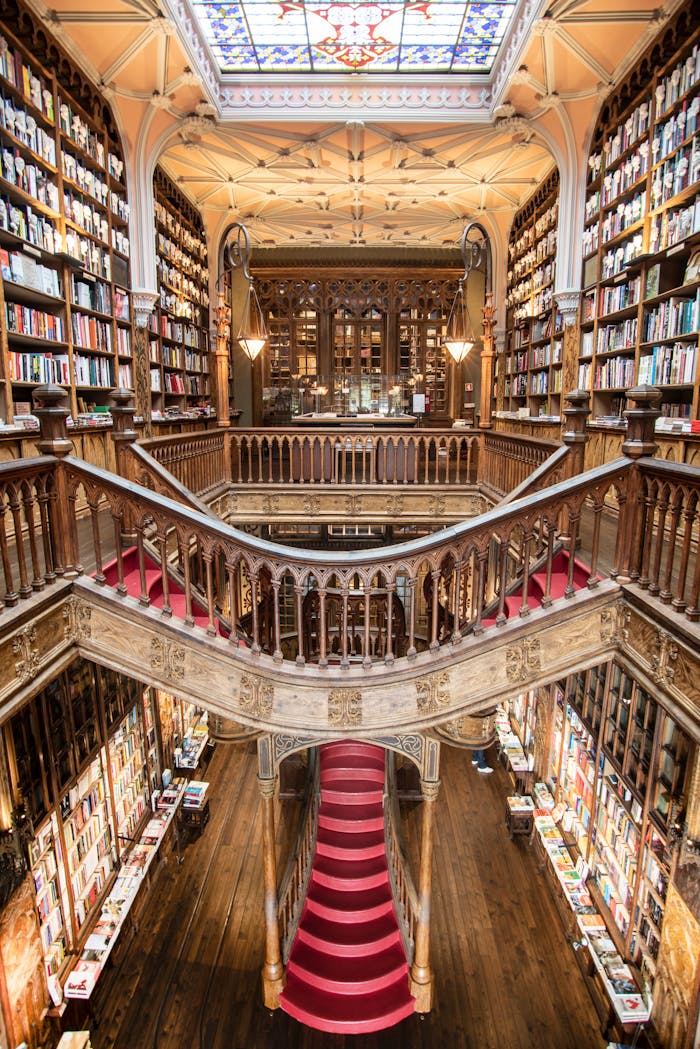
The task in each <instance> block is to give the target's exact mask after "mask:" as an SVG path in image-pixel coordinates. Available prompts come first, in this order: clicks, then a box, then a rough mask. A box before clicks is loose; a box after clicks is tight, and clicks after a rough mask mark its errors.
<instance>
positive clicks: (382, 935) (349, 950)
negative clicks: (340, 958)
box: [298, 911, 401, 957]
mask: <svg viewBox="0 0 700 1049" xmlns="http://www.w3.org/2000/svg"><path fill="white" fill-rule="evenodd" d="M298 936H299V939H300V940H303V941H304V943H308V944H310V945H311V946H312V947H316V949H317V950H319V951H325V952H326V953H327V954H330V953H333V954H345V955H354V956H357V957H364V956H365V955H366V954H368V953H371V952H373V951H381V950H383V949H384V948H386V947H389V946H390V945H391V944H393V943H398V944H400V943H401V933H400V931H399V927H398V925H397V924H396V919H395V917H394V915H393V914H388V913H387V914H382V915H380V917H378V918H372V919H370V920H369V921H364V922H363V921H357V922H336V921H332V920H331V919H330V918H323V917H322V916H321V915H319V914H315V913H314V912H313V911H306V912H305V913H304V915H303V918H302V920H301V923H300V925H299V932H298Z"/></svg>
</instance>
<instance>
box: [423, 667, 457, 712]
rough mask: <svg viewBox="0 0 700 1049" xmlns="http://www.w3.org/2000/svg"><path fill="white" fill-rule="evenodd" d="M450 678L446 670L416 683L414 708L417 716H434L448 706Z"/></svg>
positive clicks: (449, 700)
mask: <svg viewBox="0 0 700 1049" xmlns="http://www.w3.org/2000/svg"><path fill="white" fill-rule="evenodd" d="M451 700H452V694H451V691H450V676H449V674H448V673H447V671H446V670H443V671H441V672H440V673H439V674H431V675H430V676H429V677H423V678H418V680H417V681H416V707H417V709H418V713H419V714H435V713H437V712H438V711H439V710H444V708H445V707H448V706H449V705H450V702H451Z"/></svg>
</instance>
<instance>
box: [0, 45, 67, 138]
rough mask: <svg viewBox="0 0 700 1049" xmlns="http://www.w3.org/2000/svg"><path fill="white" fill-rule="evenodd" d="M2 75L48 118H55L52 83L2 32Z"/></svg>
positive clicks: (0, 48) (0, 58) (0, 68)
mask: <svg viewBox="0 0 700 1049" xmlns="http://www.w3.org/2000/svg"><path fill="white" fill-rule="evenodd" d="M0 76H3V77H4V78H5V80H7V81H8V83H10V84H12V86H13V87H14V88H16V89H17V90H18V91H19V92H21V93H22V94H23V95H24V97H25V98H26V99H27V101H28V102H31V104H32V105H33V106H34V107H35V108H36V109H38V110H39V112H40V113H43V114H44V116H45V117H46V119H47V120H49V121H52V122H53V119H54V101H53V91H52V90H51V88H50V84H49V83H47V81H46V80H44V78H43V76H40V75H38V74H37V73H36V72H35V71H34V70H33V69H32V67H31V66H30V65H29V64H28V63H27V62H25V61H24V59H23V58H22V53H21V51H19V50H18V49H17V48H16V47H11V46H10V44H9V43H8V41H7V38H6V37H5V36H3V35H2V34H0Z"/></svg>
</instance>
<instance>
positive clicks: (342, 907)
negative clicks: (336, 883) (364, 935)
mask: <svg viewBox="0 0 700 1049" xmlns="http://www.w3.org/2000/svg"><path fill="white" fill-rule="evenodd" d="M306 903H307V906H308V907H309V909H310V910H312V911H315V912H316V914H320V915H322V916H323V917H325V918H330V919H331V920H332V921H340V922H342V921H347V922H353V921H368V920H369V919H371V918H378V917H380V915H382V914H387V913H392V912H393V909H394V901H393V900H392V898H391V891H390V888H389V882H388V880H387V881H386V882H385V884H384V885H375V886H374V887H373V888H371V889H353V890H350V891H348V892H338V891H337V890H335V889H329V888H328V886H326V885H321V884H319V882H317V881H315V880H314V876H313V873H312V875H311V884H310V886H309V891H308V893H307V896H306Z"/></svg>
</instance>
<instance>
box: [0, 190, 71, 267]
mask: <svg viewBox="0 0 700 1049" xmlns="http://www.w3.org/2000/svg"><path fill="white" fill-rule="evenodd" d="M0 229H4V230H7V232H8V233H12V234H13V236H15V237H18V238H19V239H20V240H26V241H27V242H28V243H29V244H33V245H35V247H37V248H41V249H43V250H44V251H48V252H51V253H54V252H58V251H61V250H62V248H63V236H62V234H61V233H60V231H59V230H58V228H57V227H56V225H55V223H54V222H53V221H52V220H51V219H50V218H47V217H46V216H45V215H42V214H40V213H38V212H36V211H34V209H33V208H32V206H31V204H16V203H15V202H13V201H11V200H10V199H9V198H8V197H7V196H4V195H2V196H0Z"/></svg>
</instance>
